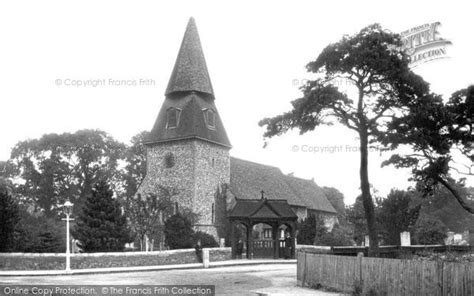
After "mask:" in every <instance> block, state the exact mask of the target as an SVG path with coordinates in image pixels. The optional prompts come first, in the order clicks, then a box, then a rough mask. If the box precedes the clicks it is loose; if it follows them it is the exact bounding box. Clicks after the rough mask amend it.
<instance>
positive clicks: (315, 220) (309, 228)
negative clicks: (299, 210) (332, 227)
mask: <svg viewBox="0 0 474 296" xmlns="http://www.w3.org/2000/svg"><path fill="white" fill-rule="evenodd" d="M297 229H298V235H297V241H298V244H300V245H313V244H315V243H316V242H317V240H318V239H319V238H321V237H322V236H324V235H325V234H326V233H327V230H326V227H325V225H324V221H323V219H321V218H320V217H319V216H314V215H309V216H308V217H306V219H304V220H302V221H301V222H299V223H298V228H297Z"/></svg>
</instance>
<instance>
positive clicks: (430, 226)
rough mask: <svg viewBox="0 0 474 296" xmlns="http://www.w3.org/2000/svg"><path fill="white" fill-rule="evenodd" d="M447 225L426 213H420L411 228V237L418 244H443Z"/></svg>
mask: <svg viewBox="0 0 474 296" xmlns="http://www.w3.org/2000/svg"><path fill="white" fill-rule="evenodd" d="M447 230H448V229H447V227H446V225H444V224H443V222H441V221H439V220H438V219H436V218H433V217H431V216H428V215H422V216H421V217H420V219H418V221H417V223H416V224H415V226H414V227H413V229H412V237H413V240H414V241H415V243H416V244H419V245H438V244H444V239H445V238H446V236H447V233H446V232H447Z"/></svg>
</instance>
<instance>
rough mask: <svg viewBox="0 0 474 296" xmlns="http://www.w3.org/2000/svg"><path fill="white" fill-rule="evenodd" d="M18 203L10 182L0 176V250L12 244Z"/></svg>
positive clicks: (16, 222) (7, 248)
mask: <svg viewBox="0 0 474 296" xmlns="http://www.w3.org/2000/svg"><path fill="white" fill-rule="evenodd" d="M19 219H20V218H19V208H18V203H17V201H15V199H14V198H13V196H12V193H11V188H10V184H9V183H8V182H7V180H5V179H3V178H0V252H8V251H9V250H10V249H11V247H12V245H13V244H14V232H15V228H16V226H17V224H18V222H19Z"/></svg>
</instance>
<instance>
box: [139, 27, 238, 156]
mask: <svg viewBox="0 0 474 296" xmlns="http://www.w3.org/2000/svg"><path fill="white" fill-rule="evenodd" d="M165 96H166V98H165V101H164V102H163V105H161V109H160V112H159V113H158V117H157V118H156V121H155V124H154V125H153V128H152V130H151V132H150V136H149V138H148V141H147V143H148V144H153V143H163V142H169V141H177V140H184V139H200V140H202V141H207V142H211V143H214V144H218V145H222V146H225V147H227V148H230V147H231V145H230V142H229V138H228V137H227V133H226V131H225V129H224V124H223V123H222V120H221V118H220V116H219V112H218V111H217V107H216V104H215V100H214V92H213V90H212V84H211V79H210V78H209V73H208V72H207V66H206V61H205V59H204V54H203V53H202V48H201V42H200V41H199V35H198V32H197V28H196V24H195V22H194V19H193V18H191V19H190V20H189V22H188V26H187V28H186V32H185V33H184V38H183V42H182V43H181V48H180V49H179V53H178V58H177V59H176V63H175V66H174V69H173V73H172V74H171V78H170V82H169V83H168V88H167V89H166V92H165Z"/></svg>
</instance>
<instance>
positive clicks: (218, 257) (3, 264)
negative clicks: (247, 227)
mask: <svg viewBox="0 0 474 296" xmlns="http://www.w3.org/2000/svg"><path fill="white" fill-rule="evenodd" d="M209 258H210V261H211V262H212V261H223V260H230V259H231V250H230V248H211V249H209ZM65 261H66V258H65V254H63V253H60V254H52V253H44V254H31V253H30V254H29V253H4V254H1V253H0V270H62V269H65V267H66V263H65ZM188 263H198V261H197V258H196V253H195V250H194V249H181V250H169V251H154V252H148V253H145V252H120V253H88V254H85V253H84V254H71V268H72V269H89V268H113V267H132V266H156V265H173V264H188Z"/></svg>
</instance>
